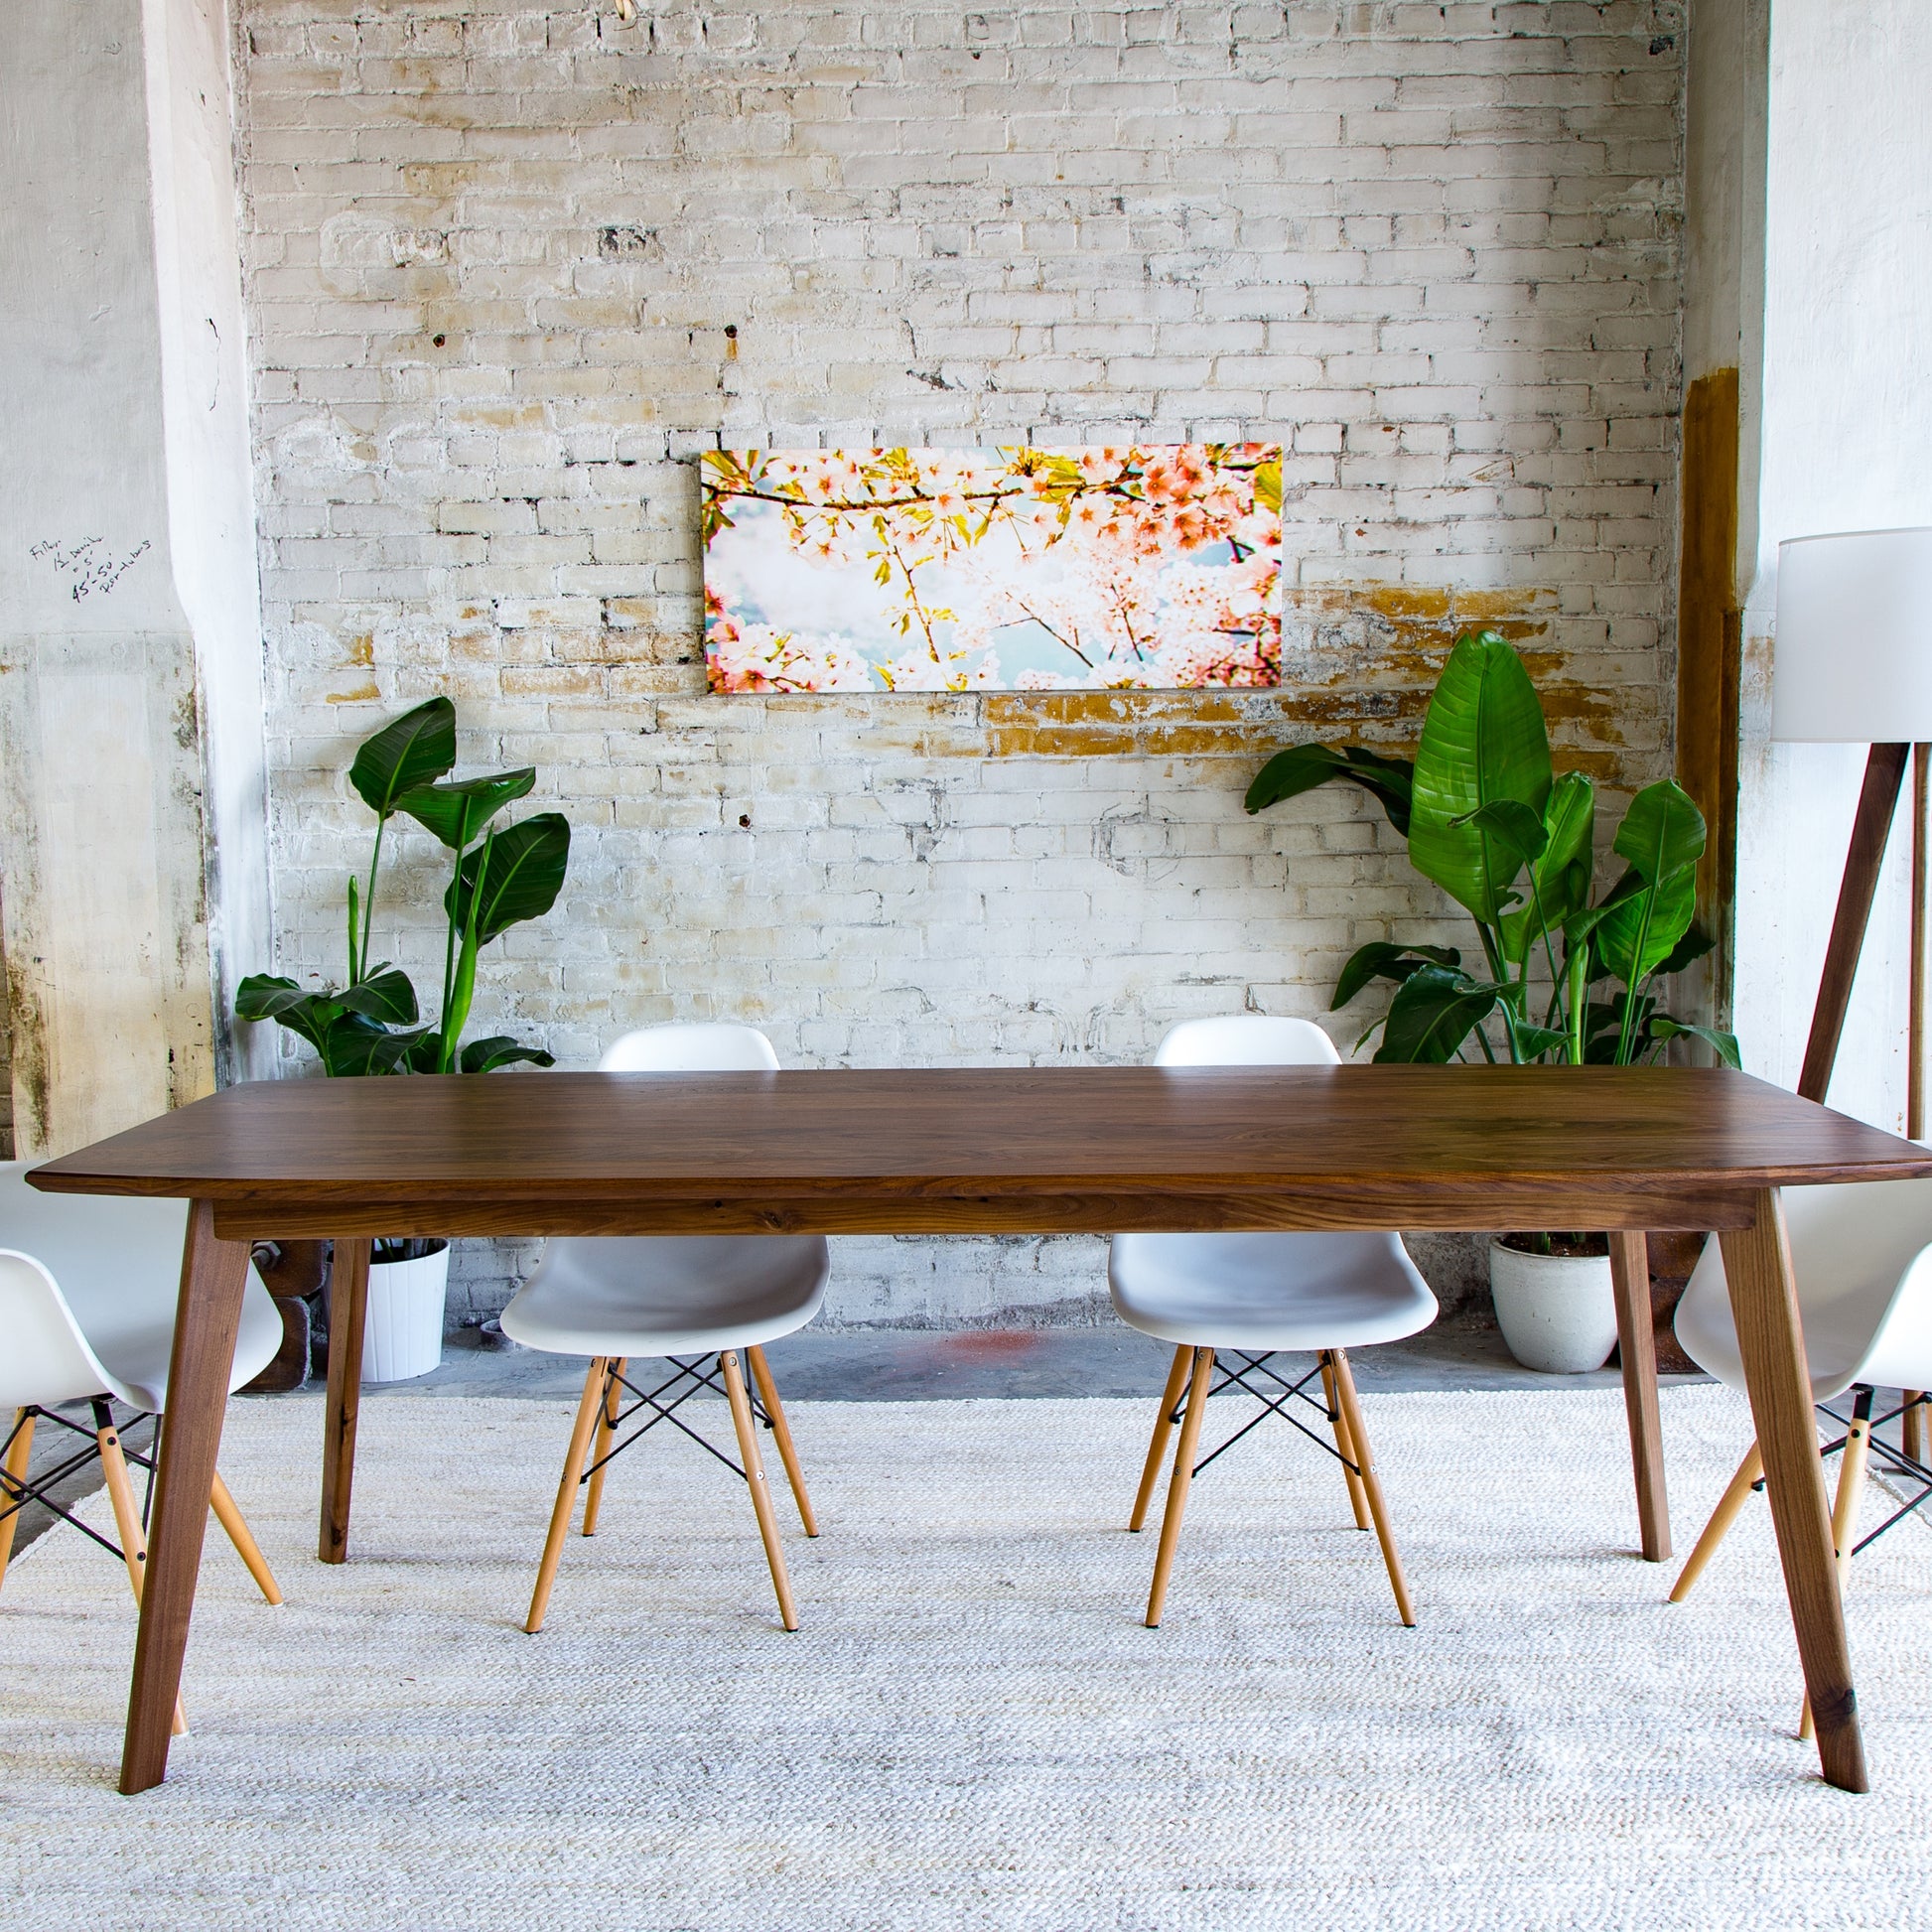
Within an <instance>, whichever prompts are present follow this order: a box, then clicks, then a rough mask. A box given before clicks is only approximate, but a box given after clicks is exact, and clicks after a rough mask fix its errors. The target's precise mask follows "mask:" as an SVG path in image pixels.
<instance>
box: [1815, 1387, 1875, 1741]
mask: <svg viewBox="0 0 1932 1932" xmlns="http://www.w3.org/2000/svg"><path fill="white" fill-rule="evenodd" d="M1870 1453H1871V1391H1870V1390H1869V1389H1861V1390H1860V1391H1859V1393H1858V1397H1857V1399H1856V1401H1855V1403H1854V1406H1853V1410H1852V1422H1851V1426H1850V1428H1848V1429H1847V1430H1846V1432H1845V1459H1844V1461H1842V1462H1841V1463H1840V1464H1839V1468H1838V1496H1837V1499H1836V1500H1835V1501H1834V1502H1833V1504H1832V1548H1833V1549H1834V1550H1835V1551H1836V1552H1837V1555H1838V1593H1839V1597H1840V1599H1841V1600H1843V1598H1844V1596H1845V1591H1846V1588H1847V1587H1848V1586H1849V1585H1850V1583H1851V1581H1852V1546H1853V1544H1855V1543H1856V1542H1857V1541H1858V1540H1859V1505H1860V1503H1861V1502H1862V1501H1863V1498H1864V1471H1865V1464H1866V1461H1867V1459H1868V1458H1869V1456H1870ZM1811 1736H1812V1723H1811V1699H1810V1698H1809V1697H1807V1698H1806V1699H1805V1703H1804V1709H1803V1710H1802V1711H1800V1712H1799V1713H1798V1738H1799V1741H1800V1742H1801V1743H1806V1744H1808V1743H1810V1742H1811Z"/></svg>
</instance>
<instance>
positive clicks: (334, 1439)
mask: <svg viewBox="0 0 1932 1932" xmlns="http://www.w3.org/2000/svg"><path fill="white" fill-rule="evenodd" d="M368 1311H369V1243H368V1240H367V1238H366V1237H364V1238H363V1239H361V1240H357V1241H346V1240H339V1241H338V1242H337V1243H336V1261H335V1267H334V1271H333V1272H332V1273H331V1275H330V1277H329V1397H328V1406H327V1409H326V1411H325V1414H324V1417H323V1425H322V1523H321V1527H320V1529H319V1530H318V1532H317V1536H316V1557H317V1560H318V1561H319V1562H322V1563H344V1562H346V1561H347V1558H348V1494H349V1490H350V1488H351V1487H352V1486H353V1484H354V1481H355V1415H356V1407H357V1405H358V1403H359V1402H360V1401H361V1397H362V1331H363V1327H364V1324H365V1323H366V1322H367V1320H368Z"/></svg>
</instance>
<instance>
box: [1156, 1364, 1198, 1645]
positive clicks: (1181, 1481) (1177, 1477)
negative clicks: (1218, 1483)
mask: <svg viewBox="0 0 1932 1932" xmlns="http://www.w3.org/2000/svg"><path fill="white" fill-rule="evenodd" d="M1193 1356H1194V1379H1193V1382H1192V1384H1191V1385H1190V1386H1189V1388H1188V1390H1187V1413H1186V1414H1185V1415H1184V1416H1182V1417H1181V1419H1180V1446H1179V1447H1178V1448H1177V1449H1175V1450H1174V1456H1173V1478H1172V1479H1171V1480H1170V1482H1169V1483H1168V1507H1167V1509H1166V1510H1165V1511H1164V1512H1163V1514H1162V1517H1161V1547H1160V1549H1159V1551H1157V1552H1156V1554H1155V1558H1154V1587H1153V1588H1152V1589H1150V1590H1149V1591H1148V1595H1147V1627H1148V1628H1149V1629H1150V1630H1158V1629H1160V1627H1161V1611H1162V1609H1163V1607H1164V1606H1165V1605H1166V1603H1167V1600H1168V1579H1169V1578H1170V1577H1171V1576H1172V1575H1173V1554H1174V1551H1175V1550H1176V1549H1177V1548H1178V1547H1179V1544H1180V1522H1181V1518H1182V1517H1183V1516H1185V1515H1186V1513H1187V1490H1188V1488H1189V1486H1190V1485H1191V1484H1192V1482H1193V1480H1194V1451H1195V1450H1196V1449H1199V1448H1200V1432H1201V1424H1202V1423H1203V1422H1204V1421H1205V1420H1206V1418H1207V1390H1208V1385H1209V1383H1210V1382H1211V1381H1212V1379H1213V1375H1214V1351H1213V1349H1211V1348H1196V1349H1195V1350H1194V1351H1193ZM1164 1413H1172V1412H1171V1411H1170V1412H1164Z"/></svg>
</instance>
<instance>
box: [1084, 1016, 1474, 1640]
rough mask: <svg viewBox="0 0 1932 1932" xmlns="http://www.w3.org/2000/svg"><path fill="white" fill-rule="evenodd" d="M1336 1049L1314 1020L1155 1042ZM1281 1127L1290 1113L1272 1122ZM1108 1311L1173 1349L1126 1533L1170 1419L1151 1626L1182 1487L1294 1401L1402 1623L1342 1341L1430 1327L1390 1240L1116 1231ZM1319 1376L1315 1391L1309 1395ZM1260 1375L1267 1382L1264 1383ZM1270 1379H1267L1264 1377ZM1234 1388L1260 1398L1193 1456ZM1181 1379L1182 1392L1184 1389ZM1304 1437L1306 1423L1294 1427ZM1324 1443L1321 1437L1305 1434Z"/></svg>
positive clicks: (1193, 1053)
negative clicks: (1272, 1363) (1274, 1364)
mask: <svg viewBox="0 0 1932 1932" xmlns="http://www.w3.org/2000/svg"><path fill="white" fill-rule="evenodd" d="M1339 1058H1340V1056H1339V1055H1338V1054H1337V1053H1336V1051H1335V1048H1334V1043H1333V1042H1332V1041H1331V1040H1330V1039H1329V1037H1328V1035H1326V1034H1324V1033H1323V1032H1322V1031H1321V1029H1320V1028H1319V1027H1316V1026H1314V1025H1312V1024H1311V1022H1309V1021H1307V1020H1276V1019H1265V1018H1262V1017H1260V1016H1257V1015H1247V1014H1244V1015H1239V1016H1234V1017H1230V1018H1227V1019H1218V1020H1189V1021H1186V1022H1184V1023H1183V1024H1182V1025H1180V1026H1178V1027H1175V1028H1174V1029H1173V1031H1172V1032H1170V1033H1169V1035H1168V1036H1167V1037H1166V1038H1165V1039H1163V1040H1162V1042H1161V1046H1160V1050H1159V1051H1158V1052H1157V1053H1156V1054H1155V1061H1154V1063H1155V1065H1157V1066H1173V1067H1186V1066H1332V1065H1335V1064H1336V1063H1337V1061H1338V1060H1339ZM1283 1124H1284V1127H1286V1128H1290V1129H1292V1127H1293V1122H1292V1121H1284V1123H1283ZM1107 1284H1108V1288H1109V1290H1110V1291H1111V1293H1112V1296H1113V1302H1114V1308H1115V1311H1117V1312H1118V1313H1119V1315H1120V1317H1121V1319H1122V1320H1123V1321H1125V1322H1127V1323H1128V1324H1129V1325H1130V1326H1132V1327H1136V1328H1139V1329H1140V1330H1141V1331H1142V1333H1144V1334H1149V1335H1156V1336H1158V1337H1159V1338H1160V1339H1161V1340H1163V1341H1171V1342H1173V1344H1174V1356H1173V1368H1172V1369H1171V1370H1170V1371H1169V1373H1168V1386H1167V1390H1166V1392H1165V1393H1164V1394H1163V1395H1162V1397H1161V1413H1160V1415H1159V1417H1158V1418H1157V1419H1156V1421H1155V1425H1154V1440H1153V1441H1152V1442H1151V1443H1150V1444H1149V1445H1148V1451H1147V1462H1146V1466H1145V1467H1144V1468H1143V1469H1142V1471H1141V1487H1140V1493H1139V1494H1138V1495H1137V1496H1136V1497H1135V1498H1134V1513H1133V1516H1132V1518H1131V1519H1130V1520H1129V1522H1128V1528H1129V1529H1130V1530H1138V1529H1140V1528H1141V1527H1142V1525H1143V1524H1144V1523H1145V1522H1146V1521H1147V1512H1148V1504H1149V1502H1150V1500H1151V1499H1152V1497H1153V1494H1154V1485H1155V1483H1156V1481H1157V1480H1158V1478H1159V1476H1160V1473H1161V1464H1162V1461H1163V1459H1164V1457H1165V1455H1166V1452H1167V1447H1168V1438H1169V1435H1170V1433H1171V1432H1172V1431H1173V1427H1174V1425H1175V1424H1176V1423H1178V1424H1179V1425H1180V1443H1179V1447H1178V1449H1176V1450H1175V1454H1174V1466H1173V1478H1172V1480H1171V1482H1170V1484H1169V1487H1168V1506H1167V1510H1166V1512H1165V1514H1164V1515H1163V1517H1162V1521H1161V1548H1160V1552H1159V1554H1158V1556H1157V1557H1156V1559H1155V1566H1154V1587H1153V1589H1152V1591H1151V1592H1150V1593H1149V1596H1148V1605H1147V1621H1148V1624H1149V1626H1150V1627H1153V1626H1155V1625H1158V1624H1159V1623H1160V1621H1161V1609H1162V1604H1163V1602H1164V1601H1165V1599H1166V1597H1167V1591H1168V1578H1169V1576H1170V1574H1171V1573H1172V1571H1173V1558H1174V1550H1175V1547H1176V1546H1177V1545H1178V1543H1179V1540H1180V1521H1181V1517H1182V1515H1183V1514H1184V1512H1185V1510H1186V1507H1187V1490H1188V1485H1189V1483H1190V1482H1191V1481H1192V1479H1193V1477H1194V1476H1195V1475H1196V1474H1198V1473H1199V1471H1200V1470H1201V1469H1203V1468H1205V1467H1206V1466H1207V1464H1208V1463H1209V1462H1211V1461H1213V1459H1214V1457H1215V1456H1217V1455H1219V1454H1220V1453H1221V1451H1222V1449H1228V1448H1230V1447H1231V1446H1232V1445H1233V1444H1234V1443H1236V1442H1238V1441H1239V1440H1240V1439H1241V1437H1242V1436H1245V1435H1246V1434H1247V1433H1248V1430H1249V1429H1252V1428H1254V1427H1255V1425H1256V1424H1257V1423H1260V1422H1263V1421H1265V1420H1266V1419H1267V1418H1268V1416H1269V1415H1271V1414H1283V1415H1286V1412H1287V1410H1288V1407H1289V1405H1290V1404H1291V1403H1292V1402H1295V1401H1301V1402H1304V1403H1306V1404H1308V1405H1309V1406H1310V1407H1311V1408H1313V1409H1315V1410H1317V1411H1318V1412H1319V1413H1320V1414H1321V1415H1322V1416H1323V1417H1324V1418H1325V1419H1326V1421H1327V1424H1328V1426H1329V1428H1330V1429H1332V1430H1333V1432H1334V1438H1335V1448H1334V1450H1333V1453H1334V1454H1335V1456H1336V1457H1337V1459H1338V1460H1339V1461H1340V1463H1341V1466H1342V1472H1343V1475H1344V1477H1345V1479H1346V1481H1347V1484H1348V1499H1349V1502H1350V1504H1351V1505H1352V1507H1353V1509H1354V1512H1355V1526H1356V1528H1358V1529H1367V1528H1368V1527H1369V1525H1370V1522H1371V1520H1372V1521H1373V1523H1374V1527H1375V1533H1376V1536H1377V1538H1378V1539H1379V1540H1380V1542H1381V1545H1382V1558H1383V1561H1384V1562H1385V1563H1386V1564H1387V1566H1388V1571H1389V1582H1390V1584H1391V1585H1392V1586H1393V1587H1394V1589H1395V1600H1396V1607H1397V1608H1398V1609H1399V1610H1400V1611H1401V1613H1402V1620H1403V1622H1404V1623H1414V1622H1415V1620H1416V1619H1415V1613H1414V1611H1413V1609H1412V1608H1411V1606H1410V1602H1409V1589H1408V1586H1407V1584H1406V1583H1405V1582H1404V1580H1403V1575H1402V1562H1401V1559H1400V1558H1399V1557H1398V1556H1397V1554H1396V1547H1395V1536H1394V1533H1393V1532H1392V1531H1391V1529H1390V1527H1389V1520H1388V1512H1387V1510H1386V1509H1385V1508H1384V1506H1383V1501H1382V1485H1381V1483H1380V1482H1379V1481H1378V1480H1377V1479H1376V1475H1375V1465H1374V1462H1373V1460H1372V1459H1371V1456H1370V1452H1369V1444H1368V1432H1367V1430H1366V1429H1365V1428H1364V1426H1363V1423H1362V1414H1361V1408H1360V1405H1359V1404H1358V1402H1357V1401H1356V1397H1355V1381H1354V1377H1353V1375H1352V1374H1351V1373H1350V1372H1349V1367H1348V1356H1347V1353H1346V1351H1347V1350H1348V1349H1349V1348H1354V1347H1364V1346H1367V1345H1368V1344H1370V1343H1373V1342H1379V1341H1397V1340H1400V1339H1401V1338H1402V1337H1403V1336H1404V1335H1413V1334H1415V1333H1416V1332H1417V1331H1418V1330H1419V1329H1423V1328H1426V1327H1428V1326H1429V1324H1430V1323H1431V1322H1432V1321H1434V1320H1435V1318H1436V1313H1437V1306H1436V1298H1435V1296H1434V1295H1432V1294H1431V1293H1430V1292H1429V1285H1428V1283H1426V1282H1425V1281H1424V1280H1423V1278H1422V1277H1421V1275H1419V1274H1418V1273H1417V1272H1416V1266H1415V1263H1414V1262H1412V1261H1411V1260H1410V1259H1409V1255H1408V1251H1407V1250H1406V1249H1405V1248H1404V1247H1403V1245H1402V1240H1401V1237H1400V1236H1399V1235H1395V1234H1379V1233H1348V1234H1117V1235H1115V1236H1114V1240H1113V1247H1112V1251H1111V1254H1110V1256H1109V1260H1108V1265H1107ZM1284 1349H1294V1350H1304V1351H1306V1350H1312V1351H1313V1353H1314V1355H1315V1358H1316V1360H1315V1367H1314V1368H1312V1369H1310V1370H1309V1371H1308V1373H1307V1374H1305V1375H1303V1376H1301V1377H1300V1379H1299V1380H1290V1379H1288V1378H1287V1377H1285V1376H1283V1375H1281V1374H1279V1373H1278V1372H1277V1371H1276V1370H1274V1369H1272V1368H1270V1367H1269V1366H1268V1362H1269V1358H1270V1357H1271V1356H1272V1355H1274V1354H1276V1353H1277V1352H1278V1351H1280V1350H1284ZM1216 1350H1225V1351H1227V1352H1228V1353H1230V1354H1231V1355H1232V1356H1233V1357H1234V1358H1235V1359H1236V1360H1237V1361H1238V1363H1239V1364H1240V1366H1238V1367H1235V1368H1228V1367H1226V1366H1223V1367H1222V1369H1221V1379H1220V1380H1219V1381H1218V1382H1216V1381H1215V1380H1214V1370H1215V1352H1216ZM1317 1375H1319V1377H1320V1379H1321V1387H1322V1394H1323V1400H1322V1401H1320V1402H1316V1401H1315V1400H1314V1398H1313V1397H1312V1396H1311V1395H1309V1394H1308V1393H1307V1388H1308V1385H1309V1384H1310V1383H1311V1382H1312V1381H1313V1380H1314V1379H1315V1377H1316V1376H1317ZM1262 1378H1266V1380H1265V1381H1264V1380H1263V1379H1262ZM1270 1383H1272V1384H1273V1387H1272V1388H1271V1387H1269V1386H1268V1384H1270ZM1234 1386H1239V1387H1240V1388H1241V1389H1243V1390H1244V1391H1245V1392H1246V1393H1247V1394H1249V1395H1251V1396H1253V1397H1255V1399H1256V1400H1257V1401H1259V1402H1260V1403H1261V1404H1262V1405H1263V1407H1262V1411H1261V1414H1260V1415H1258V1416H1256V1417H1255V1418H1254V1419H1253V1421H1251V1422H1249V1423H1248V1424H1247V1425H1246V1426H1245V1427H1244V1428H1242V1429H1241V1430H1239V1431H1238V1432H1237V1433H1236V1434H1235V1435H1234V1436H1232V1437H1230V1438H1229V1439H1228V1441H1227V1442H1225V1443H1223V1444H1222V1445H1221V1447H1220V1449H1213V1450H1211V1451H1210V1452H1209V1453H1208V1454H1207V1455H1205V1456H1202V1457H1201V1458H1200V1460H1199V1461H1198V1462H1197V1461H1196V1460H1195V1459H1194V1457H1195V1451H1196V1449H1198V1447H1199V1444H1200V1433H1201V1424H1202V1422H1203V1421H1204V1420H1205V1417H1206V1412H1207V1403H1208V1399H1209V1397H1210V1396H1213V1395H1217V1394H1219V1393H1220V1392H1221V1390H1223V1389H1226V1388H1230V1387H1234ZM1183 1387H1184V1388H1185V1390H1186V1393H1185V1396H1184V1398H1183V1395H1182V1390H1183ZM1305 1433H1307V1432H1305ZM1313 1440H1314V1441H1316V1442H1317V1443H1320V1446H1321V1447H1322V1448H1323V1449H1326V1448H1327V1445H1326V1443H1321V1442H1320V1438H1318V1437H1315V1438H1313Z"/></svg>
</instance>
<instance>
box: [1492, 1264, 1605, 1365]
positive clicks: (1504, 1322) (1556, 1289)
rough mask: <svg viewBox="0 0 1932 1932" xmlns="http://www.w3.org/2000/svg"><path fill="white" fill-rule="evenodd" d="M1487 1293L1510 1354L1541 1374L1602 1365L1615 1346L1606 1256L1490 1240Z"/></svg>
mask: <svg viewBox="0 0 1932 1932" xmlns="http://www.w3.org/2000/svg"><path fill="white" fill-rule="evenodd" d="M1489 1294H1490V1298H1491V1300H1492V1301H1494V1303H1495V1305H1496V1323H1497V1325H1498V1326H1499V1327H1500V1328H1501V1329H1502V1331H1503V1339H1504V1340H1505V1341H1506V1342H1508V1344H1509V1352H1510V1353H1511V1354H1512V1355H1514V1356H1515V1357H1516V1359H1517V1360H1518V1361H1519V1362H1521V1363H1522V1364H1523V1366H1524V1367H1525V1368H1533V1369H1539V1370H1541V1371H1542V1372H1543V1373H1544V1374H1545V1375H1582V1374H1585V1373H1586V1372H1587V1371H1588V1370H1590V1369H1593V1368H1601V1367H1602V1366H1603V1364H1604V1362H1605V1361H1606V1360H1608V1358H1609V1353H1610V1350H1611V1349H1612V1348H1614V1347H1615V1346H1616V1296H1615V1292H1614V1290H1613V1289H1612V1287H1611V1284H1610V1258H1609V1256H1608V1255H1526V1254H1524V1253H1522V1252H1521V1251H1520V1250H1518V1249H1515V1248H1505V1247H1504V1246H1503V1244H1502V1243H1501V1242H1500V1241H1492V1242H1490V1244H1489Z"/></svg>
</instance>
